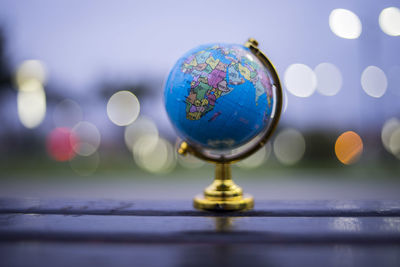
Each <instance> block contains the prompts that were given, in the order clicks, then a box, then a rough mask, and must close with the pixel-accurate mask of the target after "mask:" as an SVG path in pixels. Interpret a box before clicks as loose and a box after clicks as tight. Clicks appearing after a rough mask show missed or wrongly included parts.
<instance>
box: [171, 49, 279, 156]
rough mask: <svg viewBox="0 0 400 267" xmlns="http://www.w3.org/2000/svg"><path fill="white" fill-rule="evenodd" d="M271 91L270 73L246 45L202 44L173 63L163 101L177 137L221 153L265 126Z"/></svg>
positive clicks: (271, 102)
mask: <svg viewBox="0 0 400 267" xmlns="http://www.w3.org/2000/svg"><path fill="white" fill-rule="evenodd" d="M274 89H275V88H274V85H273V81H272V78H271V73H270V72H269V70H268V69H267V67H266V66H265V65H263V64H262V62H261V61H260V60H259V59H258V58H257V57H256V56H255V55H254V54H253V53H252V52H251V51H250V49H249V48H247V47H245V46H242V45H237V44H208V45H201V46H199V47H196V48H194V49H192V50H191V51H189V52H187V53H186V54H185V55H183V56H182V57H181V58H180V59H179V60H178V61H177V62H176V64H175V65H174V67H173V68H172V70H171V72H170V74H169V76H168V78H167V80H166V83H165V86H164V100H165V107H166V111H167V114H168V116H169V118H170V120H171V122H172V124H173V126H174V127H175V129H176V131H177V132H178V134H179V135H180V137H181V138H182V139H183V140H185V141H187V142H188V143H189V144H191V145H193V146H198V147H201V148H205V149H210V150H216V151H224V150H232V149H235V148H238V147H240V146H242V145H244V144H246V143H248V142H249V141H251V140H252V139H253V138H255V137H256V136H258V135H259V134H260V133H262V132H263V131H265V130H266V129H267V128H268V127H269V125H270V122H271V117H272V116H273V111H274V108H275V107H274V105H275V95H274V94H275V90H274Z"/></svg>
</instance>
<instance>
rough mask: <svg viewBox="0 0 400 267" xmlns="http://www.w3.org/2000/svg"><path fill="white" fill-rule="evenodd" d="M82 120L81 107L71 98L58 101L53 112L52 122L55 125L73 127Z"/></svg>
mask: <svg viewBox="0 0 400 267" xmlns="http://www.w3.org/2000/svg"><path fill="white" fill-rule="evenodd" d="M81 120H82V109H81V107H80V106H79V104H78V103H76V102H75V101H73V100H71V99H64V100H63V101H61V102H60V103H58V104H57V105H56V107H55V109H54V112H53V122H54V125H55V126H56V127H68V128H72V127H74V126H75V125H76V124H77V123H78V122H80V121H81Z"/></svg>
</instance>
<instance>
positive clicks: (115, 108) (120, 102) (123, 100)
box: [107, 91, 140, 126]
mask: <svg viewBox="0 0 400 267" xmlns="http://www.w3.org/2000/svg"><path fill="white" fill-rule="evenodd" d="M139 112H140V103H139V100H138V99H137V97H136V96H135V95H134V94H133V93H131V92H129V91H119V92H117V93H115V94H113V95H112V96H111V97H110V100H108V103H107V115H108V117H109V119H110V120H111V121H112V122H113V123H114V124H116V125H118V126H126V125H129V124H131V123H132V122H134V121H135V120H136V118H137V117H138V116H139Z"/></svg>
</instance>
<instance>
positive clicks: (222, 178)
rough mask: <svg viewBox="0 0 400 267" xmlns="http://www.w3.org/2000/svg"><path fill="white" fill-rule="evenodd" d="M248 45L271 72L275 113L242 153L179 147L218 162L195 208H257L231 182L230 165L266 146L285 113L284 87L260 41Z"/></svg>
mask: <svg viewBox="0 0 400 267" xmlns="http://www.w3.org/2000/svg"><path fill="white" fill-rule="evenodd" d="M245 46H246V47H247V48H249V49H250V51H251V52H252V53H253V54H254V55H255V56H256V57H257V58H258V59H259V60H260V61H261V62H262V63H263V65H264V66H265V67H266V68H267V69H268V70H269V72H270V74H271V76H272V77H271V78H272V80H273V86H274V88H275V90H276V91H275V95H276V99H274V101H275V103H276V104H275V110H273V111H272V113H273V114H272V115H271V119H272V121H271V124H270V127H268V128H267V129H266V130H265V131H264V132H262V133H261V134H260V136H258V137H256V138H255V139H254V140H252V141H251V142H249V144H247V146H246V145H245V147H244V148H242V149H241V151H236V152H234V153H231V154H228V155H221V154H213V153H210V151H207V150H206V149H203V148H201V147H198V146H196V145H194V144H193V145H192V144H189V143H187V142H185V141H184V142H182V143H181V144H180V146H179V148H178V153H179V154H181V155H185V154H186V153H190V154H193V155H194V156H196V157H198V158H200V159H203V160H205V161H208V162H212V163H215V164H216V166H215V177H214V181H213V183H212V184H211V185H209V186H208V187H207V188H206V189H205V190H204V193H203V195H201V194H200V195H197V196H196V197H195V198H194V200H193V206H194V207H195V208H197V209H201V210H211V211H237V210H249V209H252V208H253V207H254V199H253V197H252V196H250V195H247V194H243V190H242V188H241V187H239V186H238V185H236V184H235V182H234V181H233V180H232V174H231V166H230V164H231V163H233V162H236V161H239V160H242V159H244V158H246V157H248V156H250V155H252V154H253V153H255V152H256V151H257V150H258V149H260V148H261V147H262V146H264V145H265V144H266V143H267V141H268V139H269V138H270V136H271V134H272V133H273V131H274V130H275V128H276V126H277V125H278V122H279V118H280V115H281V110H282V87H281V84H280V81H279V77H278V74H277V72H276V70H275V68H274V66H273V65H272V63H271V62H270V61H269V60H268V58H267V57H266V56H265V55H264V54H263V53H262V52H261V51H260V50H259V49H258V42H257V41H256V40H254V39H252V38H250V39H249V40H248V41H247V42H246V43H245Z"/></svg>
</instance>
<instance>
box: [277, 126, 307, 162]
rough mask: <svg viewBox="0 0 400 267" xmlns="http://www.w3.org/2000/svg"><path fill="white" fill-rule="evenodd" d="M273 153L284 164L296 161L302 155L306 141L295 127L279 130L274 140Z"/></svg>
mask: <svg viewBox="0 0 400 267" xmlns="http://www.w3.org/2000/svg"><path fill="white" fill-rule="evenodd" d="M273 146H274V154H275V156H276V158H277V159H278V160H279V162H281V163H283V164H285V165H293V164H295V163H297V162H298V161H299V160H301V158H302V157H303V155H304V152H305V150H306V142H305V140H304V137H303V135H302V134H301V133H300V132H299V131H297V130H295V129H285V130H283V131H281V132H280V133H279V134H278V135H277V136H276V138H275V140H274V144H273Z"/></svg>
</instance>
